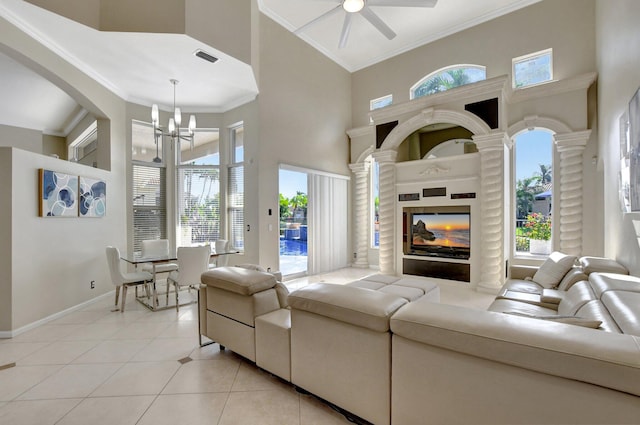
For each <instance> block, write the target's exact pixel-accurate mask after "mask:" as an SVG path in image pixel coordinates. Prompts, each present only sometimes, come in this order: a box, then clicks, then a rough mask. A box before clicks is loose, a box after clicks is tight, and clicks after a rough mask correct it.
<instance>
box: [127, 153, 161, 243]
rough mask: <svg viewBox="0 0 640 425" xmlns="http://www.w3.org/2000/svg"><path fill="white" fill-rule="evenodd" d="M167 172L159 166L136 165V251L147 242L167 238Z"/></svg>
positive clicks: (134, 220) (134, 239) (134, 191)
mask: <svg viewBox="0 0 640 425" xmlns="http://www.w3.org/2000/svg"><path fill="white" fill-rule="evenodd" d="M165 182H166V170H165V168H164V167H162V166H159V165H155V164H153V165H152V164H148V165H147V164H142V163H136V164H133V250H134V252H139V251H140V250H141V242H142V241H143V240H146V239H166V238H167V209H166V198H165V194H166V185H165Z"/></svg>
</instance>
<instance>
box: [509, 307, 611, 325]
mask: <svg viewBox="0 0 640 425" xmlns="http://www.w3.org/2000/svg"><path fill="white" fill-rule="evenodd" d="M505 313H506V314H511V315H513V316H521V317H529V318H531V319H540V320H548V321H550V322H558V323H566V324H567V325H576V326H582V327H585V328H591V329H598V328H599V327H600V325H601V324H602V321H601V320H593V319H587V318H585V317H579V316H536V315H533V314H526V313H519V312H516V311H506V312H505Z"/></svg>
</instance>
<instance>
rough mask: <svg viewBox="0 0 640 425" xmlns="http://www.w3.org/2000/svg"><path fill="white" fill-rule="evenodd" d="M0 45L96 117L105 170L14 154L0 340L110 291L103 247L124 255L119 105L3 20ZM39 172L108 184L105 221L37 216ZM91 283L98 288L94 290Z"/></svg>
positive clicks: (0, 251) (0, 250)
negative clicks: (7, 303) (5, 315)
mask: <svg viewBox="0 0 640 425" xmlns="http://www.w3.org/2000/svg"><path fill="white" fill-rule="evenodd" d="M0 39H1V40H2V45H1V46H0V48H1V49H2V50H3V51H5V52H8V53H9V54H10V55H11V56H12V57H13V58H15V59H17V60H19V61H20V62H21V63H23V64H24V65H26V66H28V67H30V68H31V69H33V70H34V71H36V72H38V73H40V74H41V75H43V76H45V78H47V79H49V80H50V81H52V82H54V83H55V84H57V85H58V86H59V87H60V88H62V89H63V90H65V91H66V92H67V93H68V94H69V95H70V96H72V97H73V98H74V99H75V100H76V101H77V102H78V103H79V104H80V105H82V107H84V108H85V109H87V110H88V111H90V113H91V114H93V115H94V116H97V117H99V123H98V132H99V137H100V138H102V139H104V140H102V142H101V143H99V144H100V147H99V151H98V162H99V166H100V165H102V166H103V167H102V168H104V169H110V170H111V172H109V171H105V170H104V169H103V170H99V169H94V168H90V167H86V166H83V165H80V164H74V163H70V162H67V161H62V160H58V159H55V158H52V157H50V156H45V155H41V154H39V153H33V152H27V151H25V150H21V149H14V150H13V155H12V163H11V167H12V186H11V196H12V202H11V215H12V217H11V229H12V235H11V237H10V238H8V239H4V238H2V239H0V257H2V258H6V259H8V260H7V261H10V262H11V266H10V270H12V274H11V278H10V282H11V285H12V290H11V292H12V293H11V295H9V294H6V295H8V296H11V297H12V319H11V323H10V324H9V323H7V321H6V320H0V325H2V327H0V334H2V335H5V334H6V332H10V331H15V330H17V329H20V328H22V327H25V326H28V325H30V324H33V323H34V322H37V321H38V320H40V319H43V318H46V317H47V316H49V315H52V314H55V313H58V312H60V311H64V310H66V309H68V308H71V307H73V306H76V305H78V304H81V303H83V302H86V301H89V300H91V299H92V298H94V297H97V296H99V295H101V294H105V293H107V292H109V291H111V290H112V289H113V286H112V284H111V281H110V279H109V276H108V274H107V268H106V260H105V253H104V248H105V246H107V245H115V246H117V247H119V248H120V249H121V250H123V251H124V250H125V249H126V232H127V229H126V221H125V217H126V214H125V213H124V211H126V205H127V203H126V198H125V195H126V193H125V191H124V188H125V187H126V180H125V175H126V174H125V170H126V164H127V162H126V156H125V153H126V149H125V143H124V141H125V140H126V126H125V103H124V102H123V101H122V100H121V99H119V98H118V97H117V96H115V95H114V94H113V93H111V92H109V91H107V90H106V89H105V88H104V87H103V86H101V85H100V84H98V83H97V82H95V81H93V80H91V79H90V78H89V77H87V76H86V75H85V74H83V73H81V72H80V71H78V70H77V69H76V68H74V67H73V66H71V65H70V64H69V63H67V62H65V61H64V60H62V59H61V58H60V57H58V56H56V55H54V54H53V53H52V52H50V51H49V50H47V49H46V48H44V47H43V46H42V45H40V44H39V43H37V42H36V41H35V40H33V39H31V38H30V37H28V36H27V35H25V34H24V33H22V32H21V31H19V30H18V29H17V28H15V27H14V26H13V25H12V24H10V23H8V22H7V21H5V20H3V19H0ZM0 134H2V132H0ZM0 137H1V136H0ZM112 141H113V143H112ZM41 144H42V137H41V136H40V146H41ZM14 146H17V147H20V146H22V144H21V140H16V141H15V144H14ZM40 149H42V147H40ZM38 168H49V169H53V170H56V171H61V172H69V173H73V174H78V175H83V176H89V177H94V178H103V179H104V180H106V182H107V216H106V217H104V218H100V219H86V218H85V219H80V218H70V219H46V218H40V217H38V210H37V199H38V197H37V193H38V185H37V169H38ZM91 280H94V281H95V284H96V288H95V289H93V290H91V289H90V281H91ZM6 289H7V288H6V287H2V286H0V290H1V291H2V294H0V298H3V299H4V297H5V290H6ZM7 326H8V327H7Z"/></svg>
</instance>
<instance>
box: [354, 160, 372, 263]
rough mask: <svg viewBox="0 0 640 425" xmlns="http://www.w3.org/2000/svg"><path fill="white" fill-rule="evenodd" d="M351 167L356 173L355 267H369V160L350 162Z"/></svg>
mask: <svg viewBox="0 0 640 425" xmlns="http://www.w3.org/2000/svg"><path fill="white" fill-rule="evenodd" d="M349 168H350V169H351V172H352V173H353V175H354V182H355V183H354V185H355V188H354V190H355V194H354V198H355V204H354V212H353V215H354V226H353V232H354V233H353V240H354V245H355V246H354V252H355V254H356V258H355V260H354V262H353V263H352V266H353V267H361V268H367V267H369V243H368V242H369V233H370V232H369V226H368V224H369V217H371V214H370V213H369V208H368V207H369V190H368V189H369V184H368V183H369V162H368V161H364V162H360V163H357V164H350V165H349Z"/></svg>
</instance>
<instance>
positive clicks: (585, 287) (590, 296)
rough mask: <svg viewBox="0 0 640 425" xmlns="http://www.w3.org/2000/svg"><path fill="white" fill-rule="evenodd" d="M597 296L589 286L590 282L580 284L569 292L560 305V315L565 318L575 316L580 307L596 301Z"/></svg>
mask: <svg viewBox="0 0 640 425" xmlns="http://www.w3.org/2000/svg"><path fill="white" fill-rule="evenodd" d="M595 299H596V296H595V294H594V293H593V290H592V289H591V286H589V282H586V281H585V282H578V283H576V284H575V285H573V286H572V287H571V289H569V290H568V291H567V294H566V295H565V296H564V298H563V299H562V301H560V304H558V314H560V315H563V316H573V315H575V314H576V313H577V312H578V310H579V309H580V307H582V306H583V305H585V304H586V303H588V302H589V301H591V300H595Z"/></svg>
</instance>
